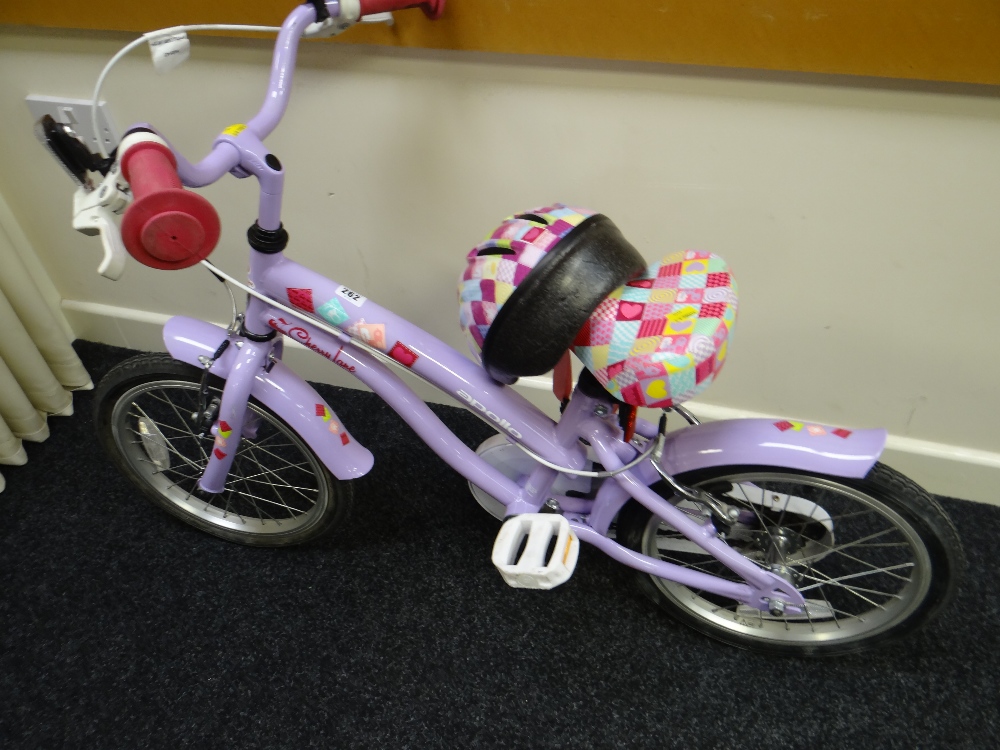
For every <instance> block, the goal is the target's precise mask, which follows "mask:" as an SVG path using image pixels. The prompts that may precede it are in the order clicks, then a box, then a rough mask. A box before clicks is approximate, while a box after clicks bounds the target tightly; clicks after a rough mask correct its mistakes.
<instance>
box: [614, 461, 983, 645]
mask: <svg viewBox="0 0 1000 750" xmlns="http://www.w3.org/2000/svg"><path fill="white" fill-rule="evenodd" d="M680 479H681V480H682V481H684V482H685V484H688V485H689V486H692V487H697V488H700V489H703V490H706V491H708V492H711V493H712V494H714V495H715V496H716V497H719V498H721V499H722V500H724V501H725V502H726V503H728V504H729V505H730V506H731V507H734V508H736V509H738V510H739V512H740V518H739V521H738V522H737V523H735V524H734V526H733V527H732V528H731V529H730V530H729V531H728V532H726V533H725V534H724V538H725V540H726V541H727V542H728V543H729V544H730V545H731V546H732V547H733V548H734V549H737V550H738V551H739V552H740V553H741V554H743V555H744V556H745V557H747V558H748V559H750V560H752V561H753V562H755V563H756V564H757V565H759V566H760V567H762V568H765V569H768V570H771V571H774V572H776V573H778V574H779V575H782V576H783V577H785V578H787V579H788V580H789V581H791V582H792V583H794V585H795V586H796V587H797V588H798V589H799V591H800V592H802V594H803V595H804V596H805V598H806V608H805V612H803V613H800V614H794V615H793V614H790V613H786V614H777V613H775V614H771V613H769V612H767V611H761V610H759V609H755V608H753V607H749V606H746V605H743V604H739V603H737V602H734V601H732V600H729V599H725V598H723V597H720V596H717V595H714V594H711V593H709V592H705V591H700V590H697V589H692V588H689V587H687V586H684V585H681V584H679V583H675V582H673V581H668V580H664V579H662V578H657V577H655V576H649V575H646V574H638V573H637V576H638V582H639V586H640V588H641V589H642V591H643V592H644V593H645V594H646V595H647V596H649V597H650V598H651V599H652V600H653V601H654V602H656V603H657V604H658V605H659V606H660V607H661V608H663V609H664V610H666V611H667V612H668V613H669V614H670V615H672V616H673V617H675V618H676V619H678V620H680V621H681V622H684V623H685V624H687V625H689V626H691V627H693V628H695V629H696V630H699V631H701V632H702V633H705V634H706V635H709V636H711V637H713V638H716V639H718V640H721V641H725V642H727V643H730V644H733V645H736V646H741V647H745V648H753V649H757V650H762V651H768V652H772V653H784V654H793V655H799V656H821V655H828V654H838V653H847V652H852V651H860V650H863V649H866V648H869V647H872V646H875V645H879V644H885V643H888V642H891V641H895V640H897V639H898V638H900V637H902V636H903V635H906V634H908V633H910V632H912V631H914V630H916V629H917V628H919V627H920V626H922V625H924V624H925V623H927V622H928V621H929V620H930V619H931V618H932V617H933V616H934V614H935V613H937V612H938V611H940V610H941V609H942V608H943V607H945V606H946V605H947V603H948V602H949V601H950V600H951V598H952V597H953V596H954V594H955V590H956V588H957V586H958V581H959V578H960V575H961V572H962V570H963V568H964V566H965V557H964V553H963V551H962V546H961V542H960V541H959V538H958V534H957V532H956V531H955V529H954V526H953V525H952V524H951V521H950V520H949V519H948V517H947V516H946V515H945V514H944V511H943V510H942V509H941V507H940V506H939V505H938V503H937V502H936V501H935V500H934V499H933V498H932V497H931V496H930V495H928V494H927V493H926V492H925V491H924V490H922V489H921V488H920V487H918V486H917V485H916V484H914V483H913V482H911V481H910V480H908V479H907V478H906V477H904V476H902V475H901V474H898V473H897V472H895V471H893V470H892V469H890V468H888V467H887V466H883V465H881V464H876V466H875V467H874V468H873V469H872V471H871V472H870V473H869V474H868V476H867V477H866V478H865V479H864V480H849V479H843V478H837V477H829V476H822V475H811V474H807V473H802V472H797V471H793V470H789V469H780V468H768V467H719V468H715V469H709V470H705V471H701V472H696V473H694V472H693V473H691V474H688V475H685V476H682V477H680ZM681 505H682V506H684V505H685V503H683V502H682V503H681ZM688 510H690V511H691V512H693V513H697V512H698V511H697V509H696V508H694V507H693V506H692V507H691V508H690V509H688ZM618 534H619V540H620V541H621V543H622V544H624V545H625V546H627V547H629V548H630V549H633V550H636V551H638V552H642V553H643V554H646V555H649V556H651V557H656V558H659V559H662V560H665V561H667V562H671V563H674V564H677V565H681V566H684V567H687V568H691V569H694V570H699V571H702V572H705V573H710V574H712V575H715V576H719V577H722V578H726V579H729V580H734V581H735V580H740V579H739V578H738V577H737V576H736V575H735V574H734V573H732V572H731V571H730V570H729V569H728V568H726V567H725V566H723V565H722V564H721V563H720V562H718V561H717V560H716V559H715V558H713V557H711V556H709V555H708V554H707V553H705V552H704V551H703V550H702V549H701V548H700V547H698V546H697V545H695V544H693V543H692V542H690V541H688V540H687V539H686V538H685V537H684V536H682V535H681V534H680V533H679V532H678V531H677V530H676V529H674V528H672V527H671V526H670V525H669V524H667V523H666V522H664V521H662V520H661V519H659V518H657V517H655V516H654V515H652V514H651V513H650V512H649V511H648V510H646V508H645V507H643V506H641V505H639V504H638V503H636V502H635V501H632V502H630V503H629V504H628V505H627V506H626V507H625V508H624V509H623V510H622V512H621V514H620V515H619V521H618Z"/></svg>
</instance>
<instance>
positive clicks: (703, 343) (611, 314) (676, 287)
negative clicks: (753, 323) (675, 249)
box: [573, 250, 737, 408]
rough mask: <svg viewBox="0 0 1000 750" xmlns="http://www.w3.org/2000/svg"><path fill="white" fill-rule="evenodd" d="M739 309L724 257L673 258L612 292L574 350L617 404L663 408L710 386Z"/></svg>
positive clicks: (695, 255)
mask: <svg viewBox="0 0 1000 750" xmlns="http://www.w3.org/2000/svg"><path fill="white" fill-rule="evenodd" d="M736 307H737V294H736V283H735V281H734V280H733V277H732V274H731V273H730V271H729V267H728V265H726V262H725V261H724V260H722V258H719V257H718V256H716V255H713V254H711V253H706V252H698V251H694V250H688V251H684V252H681V253H676V254H674V255H670V256H668V257H666V258H664V259H663V260H662V261H661V262H659V263H654V264H653V265H651V266H650V267H649V268H648V269H647V270H646V273H645V274H643V275H642V276H641V277H639V278H637V279H634V280H633V281H630V282H629V283H628V284H626V285H625V286H622V287H619V288H618V289H616V290H615V291H613V292H612V293H611V294H610V295H609V296H608V298H607V299H605V300H604V301H603V302H602V303H601V304H600V305H599V306H598V307H597V309H596V310H595V311H594V313H593V314H592V315H591V316H590V319H589V320H588V321H587V323H586V325H584V327H583V329H582V330H581V331H580V333H579V334H578V335H577V337H576V340H575V341H574V342H573V351H574V353H575V354H576V355H577V356H578V357H579V358H580V359H581V360H582V361H583V363H584V365H586V367H587V368H588V369H589V370H590V371H591V372H592V373H593V374H594V376H595V377H596V378H597V380H598V381H599V382H600V383H601V385H603V386H604V387H605V388H607V390H608V391H609V392H610V393H611V394H612V395H613V396H615V398H618V399H620V400H621V401H624V402H625V403H627V404H631V405H633V406H646V407H654V408H666V407H669V406H673V405H674V404H679V403H681V402H683V401H687V400H688V399H691V398H693V397H694V396H696V395H697V394H698V393H700V392H701V391H703V390H704V389H705V388H707V387H708V385H709V384H710V383H711V382H712V381H713V380H714V379H715V376H716V375H717V374H718V372H719V370H720V369H721V368H722V364H723V362H724V361H725V358H726V352H727V348H728V343H729V337H730V332H731V331H732V328H733V324H734V323H735V322H736Z"/></svg>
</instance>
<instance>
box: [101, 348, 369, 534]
mask: <svg viewBox="0 0 1000 750" xmlns="http://www.w3.org/2000/svg"><path fill="white" fill-rule="evenodd" d="M200 382H201V370H199V369H197V368H195V367H192V366H191V365H188V364H185V363H183V362H178V361H177V360H174V359H171V358H170V356H169V355H166V354H143V355H140V356H138V357H133V358H132V359H129V360H127V361H125V362H122V363H121V364H119V365H118V366H117V367H115V368H114V369H113V370H111V371H110V372H109V373H108V374H107V375H106V376H105V377H104V379H103V380H102V381H101V383H100V385H99V386H98V389H97V392H96V394H95V399H94V401H95V406H94V423H95V424H96V425H97V434H98V439H99V440H100V442H101V444H102V446H103V447H104V449H105V450H106V451H107V453H108V455H109V456H110V457H111V460H112V461H113V462H114V463H115V465H116V466H117V467H118V469H119V470H121V472H122V473H123V474H124V475H125V476H126V477H128V478H129V479H130V480H131V481H132V483H133V484H134V485H135V486H136V487H138V488H139V489H140V490H142V492H143V494H144V495H145V496H146V497H147V498H148V499H149V500H150V501H151V502H152V503H153V504H154V505H156V506H158V507H160V508H162V509H164V510H166V511H167V512H168V513H170V514H171V515H173V516H174V517H175V518H178V519H180V520H181V521H184V522H185V523H187V524H190V525H191V526H194V527H195V528H197V529H200V530H201V531H205V532H207V533H209V534H213V535H215V536H217V537H220V538H222V539H226V540H228V541H231V542H238V543H240V544H247V545H252V546H259V547H281V546H286V545H292V544H303V543H306V542H312V541H315V540H317V539H319V538H320V537H323V536H325V535H326V534H327V533H329V532H330V531H332V530H333V529H334V528H335V527H336V526H338V525H339V524H340V523H341V521H342V520H343V519H344V518H345V516H346V514H347V511H348V509H349V507H350V503H351V487H350V484H348V483H347V482H341V481H338V480H336V479H333V478H332V477H331V476H330V474H329V473H328V472H327V470H326V468H325V467H324V466H323V464H322V462H320V460H319V458H317V456H316V454H315V453H313V451H312V450H311V449H310V448H309V446H308V445H306V443H305V442H304V441H303V440H302V439H301V438H300V437H299V436H298V435H297V434H296V433H295V431H294V430H293V429H292V428H291V427H289V426H288V425H287V424H286V423H285V422H284V421H283V420H282V419H281V418H280V417H278V416H277V415H276V414H274V413H273V412H272V411H270V410H269V409H268V408H267V407H265V406H264V405H262V404H260V403H259V402H257V401H256V400H255V399H251V400H250V404H249V409H250V412H251V414H252V415H254V417H256V418H257V419H258V420H259V424H258V430H257V434H256V436H255V437H254V438H253V439H250V438H247V437H243V438H242V439H241V440H240V447H239V450H238V451H237V454H236V457H235V459H234V461H233V468H232V470H231V471H230V474H229V478H228V480H227V482H226V489H225V490H224V491H223V492H221V493H219V494H218V495H207V494H203V495H199V493H196V492H195V483H196V481H197V479H198V477H199V476H200V475H201V471H200V470H199V467H203V466H204V463H205V462H206V461H207V458H208V455H209V453H210V451H211V450H212V443H213V438H212V436H211V435H207V436H205V437H202V438H199V437H198V435H197V433H196V431H195V428H194V424H193V419H192V415H193V414H194V412H196V411H197V408H198V393H199V385H200ZM209 385H210V388H211V390H212V395H213V396H219V397H221V389H222V385H223V381H222V380H220V379H219V378H216V377H214V376H212V377H211V378H210V380H209Z"/></svg>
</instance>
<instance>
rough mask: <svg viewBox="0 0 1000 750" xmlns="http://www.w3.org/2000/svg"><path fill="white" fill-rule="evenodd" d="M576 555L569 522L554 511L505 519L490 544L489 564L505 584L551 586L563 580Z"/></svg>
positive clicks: (577, 544) (576, 542) (577, 548)
mask: <svg viewBox="0 0 1000 750" xmlns="http://www.w3.org/2000/svg"><path fill="white" fill-rule="evenodd" d="M519 553H520V554H519ZM579 556H580V540H579V539H577V537H576V534H574V533H573V531H572V530H571V529H570V527H569V521H567V520H566V519H565V518H563V517H562V516H560V515H557V514H555V513H524V514H523V515H520V516H514V517H512V518H508V519H507V520H506V521H504V524H503V526H501V527H500V533H499V534H497V540H496V542H495V543H494V544H493V564H494V565H496V567H497V570H499V571H500V575H502V576H503V579H504V581H506V582H507V585H508V586H513V587H514V588H517V589H551V588H554V587H556V586H558V585H559V584H561V583H566V581H568V580H569V578H570V576H571V575H573V571H574V570H575V569H576V561H577V558H579Z"/></svg>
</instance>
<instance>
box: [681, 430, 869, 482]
mask: <svg viewBox="0 0 1000 750" xmlns="http://www.w3.org/2000/svg"><path fill="white" fill-rule="evenodd" d="M887 437H888V433H887V432H886V431H885V430H881V429H878V430H845V429H843V428H839V427H830V426H828V425H821V424H816V423H811V422H794V421H791V420H785V419H782V420H771V419H727V420H721V421H718V422H709V423H706V424H701V425H697V426H695V427H687V428H685V429H683V430H679V431H677V432H672V433H670V434H668V435H667V439H666V442H665V444H664V446H663V461H662V466H663V468H664V469H665V470H666V471H667V473H669V474H671V475H674V474H682V473H684V472H685V471H693V470H696V469H707V468H710V467H714V466H780V467H784V468H789V469H799V470H801V471H809V472H817V473H820V474H831V475H833V476H839V477H852V478H856V479H860V478H862V477H864V476H865V475H866V474H868V472H869V471H870V470H871V468H872V466H874V465H875V462H876V461H878V459H879V456H881V455H882V451H883V450H884V449H885V441H886V438H887Z"/></svg>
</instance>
